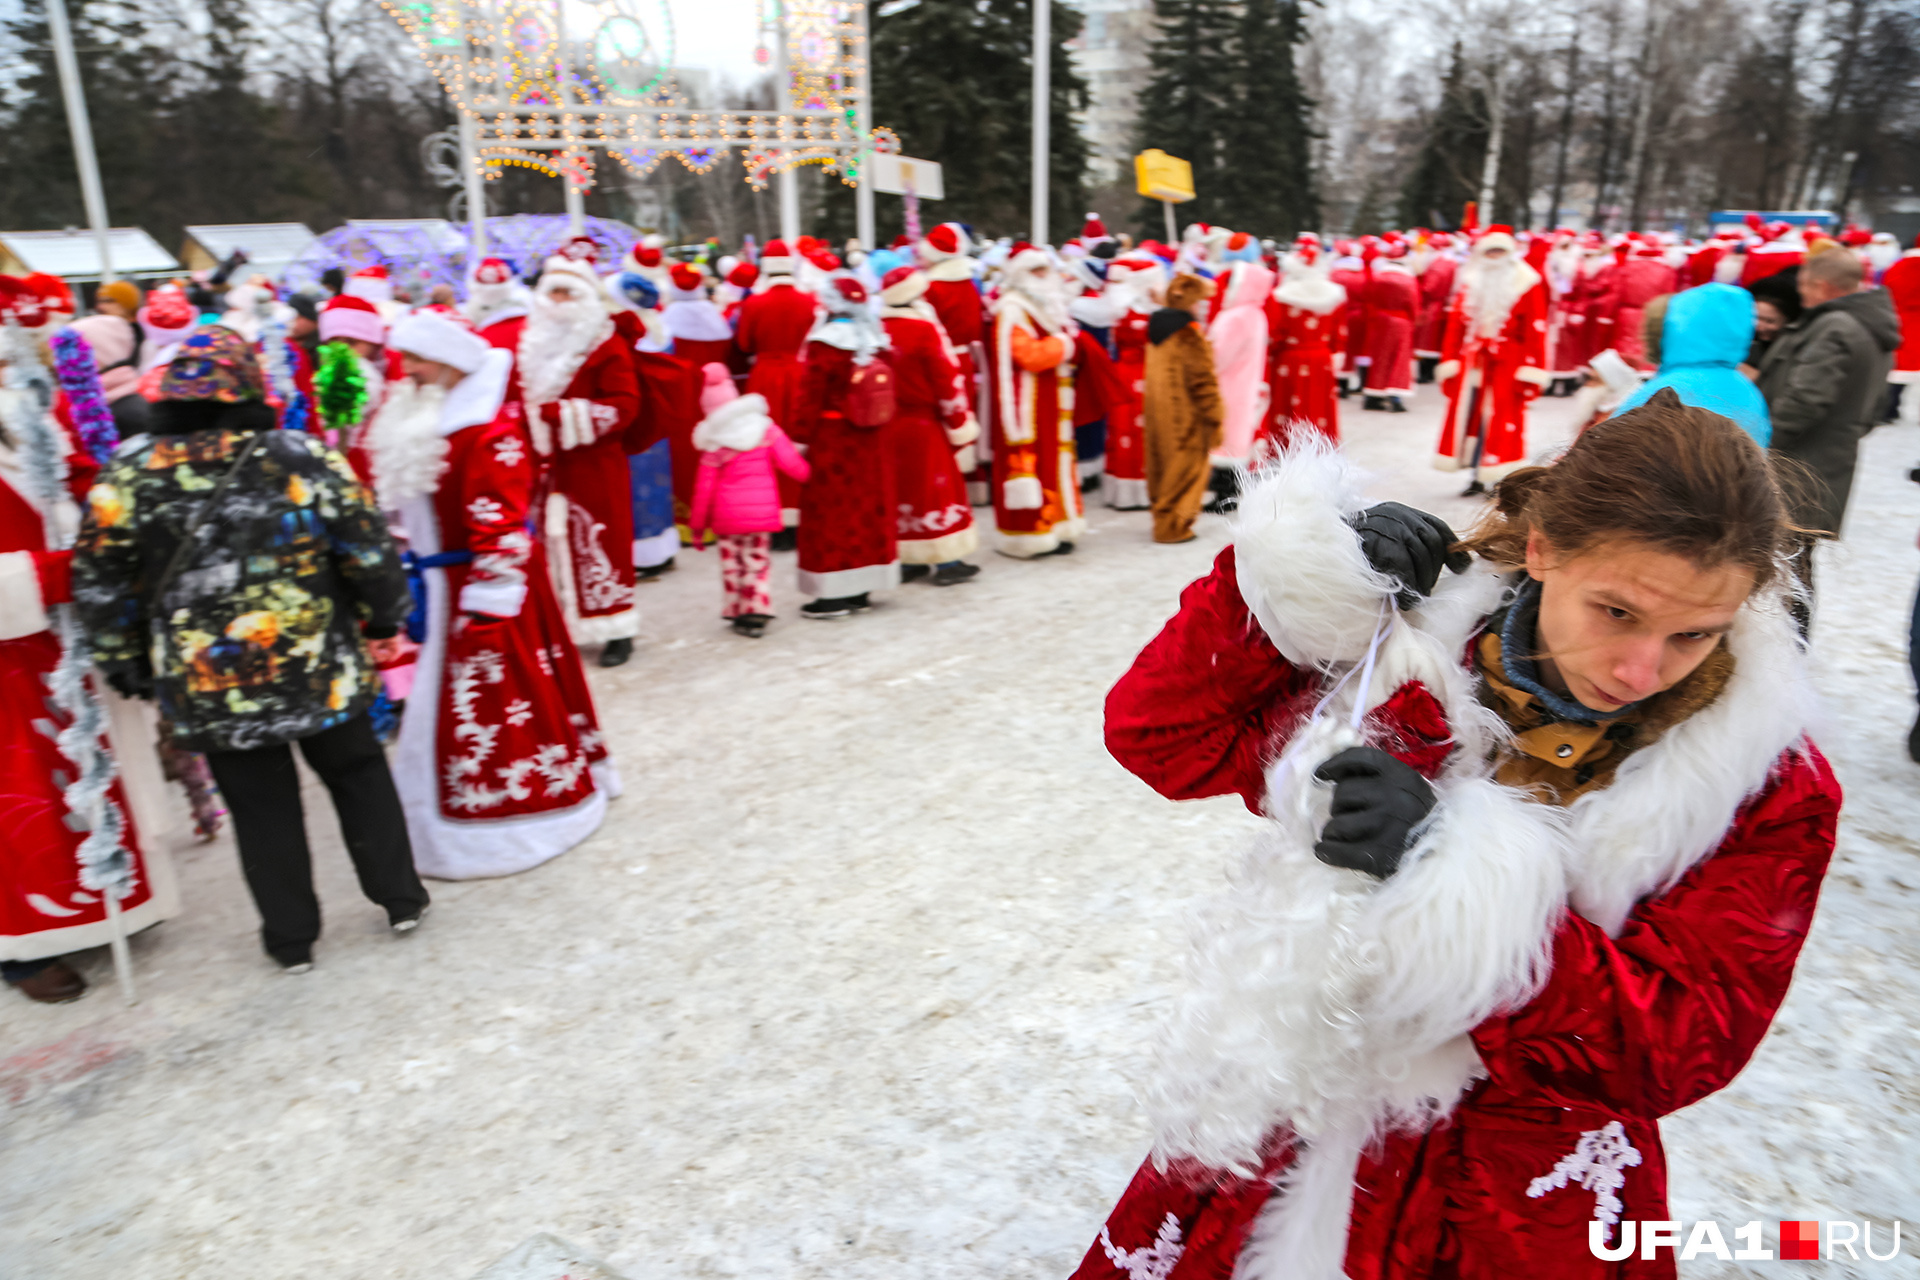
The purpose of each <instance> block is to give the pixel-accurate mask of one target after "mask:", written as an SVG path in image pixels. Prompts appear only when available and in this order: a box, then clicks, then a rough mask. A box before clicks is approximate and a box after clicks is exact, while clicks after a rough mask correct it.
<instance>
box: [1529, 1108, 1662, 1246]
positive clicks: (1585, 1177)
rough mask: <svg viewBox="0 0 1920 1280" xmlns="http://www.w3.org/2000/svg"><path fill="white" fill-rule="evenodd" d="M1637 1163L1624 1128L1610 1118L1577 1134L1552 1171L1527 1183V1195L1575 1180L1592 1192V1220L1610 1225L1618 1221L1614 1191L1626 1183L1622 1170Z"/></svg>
mask: <svg viewBox="0 0 1920 1280" xmlns="http://www.w3.org/2000/svg"><path fill="white" fill-rule="evenodd" d="M1639 1163H1640V1153H1639V1152H1638V1151H1637V1150H1635V1149H1634V1146H1633V1144H1632V1143H1631V1142H1628V1141H1627V1131H1626V1129H1625V1128H1623V1127H1622V1126H1621V1124H1620V1122H1619V1121H1618V1120H1610V1121H1608V1122H1607V1124H1606V1127H1605V1128H1601V1129H1589V1130H1587V1131H1586V1132H1585V1133H1583V1134H1581V1135H1580V1141H1579V1143H1578V1144H1577V1145H1575V1147H1574V1148H1573V1150H1572V1151H1571V1152H1570V1153H1568V1154H1567V1155H1564V1156H1561V1157H1560V1162H1559V1163H1558V1164H1556V1165H1554V1166H1553V1172H1552V1173H1545V1174H1542V1175H1540V1176H1539V1177H1537V1178H1535V1179H1534V1180H1533V1181H1532V1182H1529V1183H1528V1184H1527V1195H1528V1196H1529V1197H1530V1198H1532V1199H1536V1200H1537V1199H1539V1198H1540V1197H1541V1196H1544V1195H1545V1194H1547V1192H1549V1191H1556V1190H1558V1189H1559V1188H1561V1187H1564V1186H1566V1185H1567V1184H1568V1183H1569V1182H1577V1183H1579V1184H1580V1185H1581V1186H1583V1187H1585V1188H1586V1189H1587V1190H1589V1191H1591V1192H1593V1194H1594V1202H1593V1216H1594V1219H1595V1220H1596V1221H1598V1222H1604V1223H1606V1224H1607V1225H1608V1226H1610V1227H1611V1226H1613V1225H1614V1224H1615V1223H1617V1222H1619V1221H1620V1210H1621V1208H1622V1205H1621V1203H1620V1197H1619V1195H1618V1194H1616V1193H1617V1192H1618V1191H1619V1190H1620V1188H1621V1187H1623V1186H1625V1185H1626V1182H1627V1175H1626V1172H1625V1171H1626V1170H1627V1169H1630V1168H1632V1167H1633V1166H1634V1165H1637V1164H1639Z"/></svg>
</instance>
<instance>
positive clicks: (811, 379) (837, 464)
mask: <svg viewBox="0 0 1920 1280" xmlns="http://www.w3.org/2000/svg"><path fill="white" fill-rule="evenodd" d="M821 301H822V302H823V303H824V305H825V306H826V310H827V314H826V316H825V318H823V319H822V320H821V321H820V323H819V324H817V325H815V326H814V330H813V333H812V334H811V335H810V336H809V337H808V339H807V346H806V378H805V380H804V381H803V382H802V383H801V384H800V396H799V399H798V401H797V402H796V404H795V408H794V425H795V427H796V428H797V429H798V430H797V432H796V433H791V434H798V435H801V436H804V437H805V438H806V439H807V440H808V441H809V442H810V443H809V445H808V448H807V466H808V467H809V468H810V469H811V474H810V475H809V476H808V478H807V483H806V486H805V488H804V490H803V492H802V495H801V505H800V539H799V553H800V554H799V570H800V590H801V591H803V592H805V593H806V594H808V595H810V596H813V597H814V600H813V601H812V602H811V603H809V604H805V605H802V606H801V607H800V612H801V614H802V616H804V617H811V618H837V617H843V616H845V614H847V613H848V612H851V611H852V610H854V609H860V608H865V607H866V605H867V593H868V592H870V591H884V590H886V589H888V588H890V587H897V586H899V585H900V557H899V552H898V548H897V534H896V532H895V531H896V529H897V527H898V512H897V511H896V509H895V501H894V480H893V441H892V438H891V436H890V435H889V434H888V432H889V431H890V429H891V426H892V424H891V422H890V421H889V422H876V421H873V420H872V419H871V418H870V417H869V416H868V415H867V414H866V413H865V412H863V411H862V406H860V405H858V404H856V403H855V401H856V399H857V396H856V388H855V379H856V377H858V378H860V379H862V380H863V381H864V380H866V379H869V378H873V377H876V376H881V377H886V376H891V370H890V368H889V366H888V362H887V334H886V330H885V329H883V328H881V326H880V322H879V321H878V320H876V319H874V317H873V312H872V310H871V308H870V307H869V306H868V303H867V291H866V289H865V287H863V286H862V285H861V283H860V282H859V281H858V280H856V279H854V277H853V276H852V275H850V274H848V273H846V272H841V273H839V274H836V275H833V276H831V277H829V278H828V281H827V288H826V289H825V290H824V291H823V292H822V295H821ZM871 407H872V405H871V404H869V405H867V406H866V408H869V409H870V408H871Z"/></svg>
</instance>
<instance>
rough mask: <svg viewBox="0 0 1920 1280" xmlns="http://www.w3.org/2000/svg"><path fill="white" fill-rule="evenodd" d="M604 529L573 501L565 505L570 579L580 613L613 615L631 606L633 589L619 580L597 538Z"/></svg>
mask: <svg viewBox="0 0 1920 1280" xmlns="http://www.w3.org/2000/svg"><path fill="white" fill-rule="evenodd" d="M606 531H607V526H606V525H604V524H602V523H601V522H600V521H598V520H595V519H594V518H593V515H592V513H591V512H589V511H588V510H587V509H586V508H585V507H582V506H581V505H580V504H579V503H577V502H569V503H567V535H568V537H567V540H568V541H569V542H570V543H572V544H573V577H574V582H575V583H576V584H577V585H578V587H579V590H580V612H581V613H613V612H617V611H618V610H621V609H626V608H630V607H631V606H632V605H633V588H632V587H629V586H627V585H626V584H625V583H623V582H621V581H620V575H619V574H618V573H617V572H615V570H614V567H613V560H612V559H611V558H610V557H609V556H608V555H607V549H606V548H605V547H603V546H601V545H600V535H601V534H603V533H605V532H606Z"/></svg>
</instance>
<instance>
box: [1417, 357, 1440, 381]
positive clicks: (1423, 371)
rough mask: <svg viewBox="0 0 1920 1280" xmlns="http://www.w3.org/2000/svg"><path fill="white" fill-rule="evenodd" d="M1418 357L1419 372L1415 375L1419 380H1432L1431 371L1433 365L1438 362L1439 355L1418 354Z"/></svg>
mask: <svg viewBox="0 0 1920 1280" xmlns="http://www.w3.org/2000/svg"><path fill="white" fill-rule="evenodd" d="M1418 359H1419V363H1420V372H1419V374H1418V375H1416V376H1417V377H1418V379H1419V381H1421V382H1432V381H1433V371H1434V368H1435V366H1437V365H1438V364H1439V363H1440V357H1439V356H1420V357H1418Z"/></svg>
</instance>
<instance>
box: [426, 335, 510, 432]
mask: <svg viewBox="0 0 1920 1280" xmlns="http://www.w3.org/2000/svg"><path fill="white" fill-rule="evenodd" d="M512 375H513V353H512V352H511V351H501V350H498V349H497V348H496V349H491V350H489V351H488V352H487V354H486V355H484V356H483V357H481V360H480V367H479V368H478V369H476V370H474V371H473V372H472V373H470V374H468V375H467V376H466V377H464V378H462V379H460V381H458V382H456V383H454V384H453V387H452V388H451V389H450V390H449V391H448V392H447V398H446V401H445V402H444V403H443V404H442V405H441V407H440V434H441V435H443V436H450V435H452V434H453V433H454V432H456V431H462V430H465V429H466V428H468V427H478V426H482V425H484V424H486V423H489V422H492V421H493V420H494V419H495V418H497V417H499V416H500V407H501V406H502V405H504V404H505V403H506V402H507V380H508V378H510V377H511V376H512Z"/></svg>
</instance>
